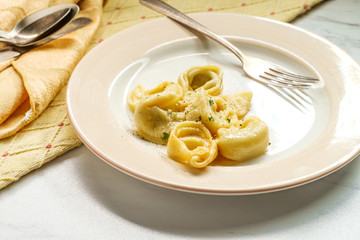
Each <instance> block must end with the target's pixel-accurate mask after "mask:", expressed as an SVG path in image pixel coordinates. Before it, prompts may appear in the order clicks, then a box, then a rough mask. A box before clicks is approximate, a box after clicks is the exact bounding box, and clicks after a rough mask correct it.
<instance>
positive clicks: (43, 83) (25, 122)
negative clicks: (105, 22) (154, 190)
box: [0, 0, 103, 189]
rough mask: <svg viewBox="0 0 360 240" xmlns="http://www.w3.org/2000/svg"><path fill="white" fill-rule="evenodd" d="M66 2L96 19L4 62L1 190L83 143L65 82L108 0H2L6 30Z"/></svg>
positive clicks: (1, 74) (0, 103)
mask: <svg viewBox="0 0 360 240" xmlns="http://www.w3.org/2000/svg"><path fill="white" fill-rule="evenodd" d="M61 3H77V4H78V5H79V7H80V12H79V13H78V15H77V17H89V18H91V19H92V23H91V24H89V25H88V26H85V27H83V28H81V29H79V30H77V31H74V32H72V33H70V34H67V35H65V36H63V37H61V38H59V39H57V40H54V41H52V42H49V43H47V44H45V45H43V46H40V47H37V48H35V49H33V50H30V51H29V52H27V53H26V54H24V55H22V56H20V57H19V58H17V59H16V60H9V61H7V62H4V63H2V64H1V65H0V70H1V72H0V139H1V140H0V189H1V188H2V187H4V186H6V185H8V184H9V183H11V182H13V181H16V180H17V179H19V178H20V177H21V176H23V175H25V174H26V173H28V172H30V171H32V170H33V169H36V168H38V167H40V166H41V165H43V164H44V163H45V162H48V161H50V160H52V159H53V158H55V157H56V156H58V155H60V154H61V153H63V152H66V151H68V150H70V149H72V148H73V147H75V146H78V145H80V144H81V141H80V140H79V139H78V138H77V136H76V134H75V133H74V132H73V129H72V128H71V126H70V123H69V121H68V119H67V114H66V105H65V99H66V97H65V92H66V91H65V86H66V83H67V81H68V80H69V77H70V75H71V73H72V71H73V70H74V68H75V66H76V64H77V63H78V62H79V61H80V59H81V58H82V57H83V56H84V54H85V53H86V51H87V49H88V46H89V44H90V41H91V39H92V37H93V36H94V34H95V31H96V29H97V27H98V25H99V23H100V17H101V14H102V6H103V5H102V3H103V2H102V0H43V1H33V0H12V1H8V0H2V1H0V19H1V21H0V29H1V30H4V31H9V30H11V29H12V28H13V26H14V25H15V24H16V23H17V22H18V21H19V20H20V19H21V18H23V17H24V16H26V15H28V14H30V13H32V12H34V11H36V10H39V9H42V8H46V7H49V6H52V5H55V4H61ZM3 20H4V21H3Z"/></svg>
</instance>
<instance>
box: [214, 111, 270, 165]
mask: <svg viewBox="0 0 360 240" xmlns="http://www.w3.org/2000/svg"><path fill="white" fill-rule="evenodd" d="M216 142H217V145H218V149H219V152H220V153H221V155H223V156H224V157H226V158H228V159H230V160H235V161H245V160H248V159H251V158H255V157H257V156H260V155H261V154H263V153H265V152H266V149H267V147H268V145H269V130H268V127H267V125H266V124H265V123H264V122H263V121H261V120H260V119H259V118H257V117H255V116H251V117H248V118H246V119H245V120H243V121H241V125H238V126H231V127H230V128H221V129H219V130H218V132H217V134H216Z"/></svg>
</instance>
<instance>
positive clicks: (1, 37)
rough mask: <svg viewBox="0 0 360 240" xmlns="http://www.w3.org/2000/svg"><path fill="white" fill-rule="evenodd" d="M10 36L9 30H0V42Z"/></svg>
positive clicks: (5, 40)
mask: <svg viewBox="0 0 360 240" xmlns="http://www.w3.org/2000/svg"><path fill="white" fill-rule="evenodd" d="M10 38H11V36H10V33H9V32H6V31H1V30H0V42H9V39H10Z"/></svg>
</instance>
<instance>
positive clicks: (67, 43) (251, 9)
mask: <svg viewBox="0 0 360 240" xmlns="http://www.w3.org/2000/svg"><path fill="white" fill-rule="evenodd" d="M321 1H322V0H262V1H250V0H237V1H229V0H226V1H225V0H224V1H207V0H198V1H186V0H168V1H166V2H168V3H169V4H170V5H172V6H174V7H176V8H178V9H179V10H180V11H182V12H185V13H193V12H207V11H210V12H211V11H214V12H216V11H219V12H231V13H242V14H248V15H256V16H261V17H267V18H272V19H276V20H280V21H287V22H288V21H291V20H292V19H294V18H295V17H296V16H298V15H300V14H302V13H304V12H306V11H307V10H309V9H310V8H311V7H312V6H314V5H315V4H317V3H319V2H321ZM68 2H74V3H78V4H79V6H80V8H81V11H80V13H79V16H87V17H90V18H92V20H93V22H92V24H91V25H89V26H86V27H84V28H82V29H80V30H77V31H75V32H73V33H71V34H68V35H66V36H64V37H62V38H60V39H57V40H55V41H53V42H50V43H48V44H46V45H44V46H42V47H39V48H36V49H33V50H31V51H29V52H28V53H26V54H24V55H23V56H21V57H19V58H18V59H16V60H13V61H8V62H5V63H1V64H0V189H1V188H3V187H5V186H7V185H8V184H10V183H12V182H14V181H16V180H18V179H19V178H20V177H22V176H23V175H25V174H26V173H28V172H30V171H32V170H34V169H36V168H39V167H40V166H42V165H43V164H44V163H46V162H49V161H50V160H52V159H54V158H56V157H57V156H59V155H61V154H63V153H65V152H67V151H69V150H70V149H72V148H74V147H76V146H79V145H80V144H81V142H80V140H79V139H78V137H77V136H76V134H75V132H74V131H73V129H72V128H71V126H70V123H69V119H68V116H67V113H66V105H65V102H66V101H65V99H66V83H67V81H68V79H69V77H70V75H71V72H72V70H73V69H74V68H75V66H76V64H77V63H78V62H79V60H80V59H81V58H82V57H83V55H84V54H85V53H86V51H88V50H89V49H90V48H92V47H94V46H95V45H96V44H101V42H102V40H103V39H105V38H107V37H109V36H111V35H113V34H114V33H116V32H118V31H121V30H122V29H125V28H127V27H130V26H132V25H135V24H137V23H141V22H143V21H147V20H149V19H152V18H155V17H159V16H162V15H161V14H159V13H156V12H154V11H152V10H150V9H148V8H146V7H143V6H141V5H140V4H139V3H138V1H135V0H131V1H125V0H123V1H121V0H108V1H107V3H106V5H105V7H104V8H103V9H102V6H103V5H102V4H103V3H104V2H103V1H102V0H42V1H33V0H11V1H10V0H0V29H1V30H11V29H12V27H13V26H14V25H15V24H16V22H17V21H19V20H20V19H21V18H23V17H24V16H26V15H28V14H30V13H31V12H33V11H35V10H38V9H41V8H45V7H48V6H51V5H54V4H59V3H68ZM101 14H102V19H101V21H100V16H101ZM98 26H99V27H98ZM96 29H97V31H96ZM94 34H95V35H94ZM0 47H1V46H0Z"/></svg>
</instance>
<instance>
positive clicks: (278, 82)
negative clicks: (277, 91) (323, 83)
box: [259, 75, 312, 89]
mask: <svg viewBox="0 0 360 240" xmlns="http://www.w3.org/2000/svg"><path fill="white" fill-rule="evenodd" d="M259 77H261V78H263V79H265V80H266V81H267V82H266V84H270V85H273V86H277V87H281V88H291V89H308V88H310V87H312V84H311V83H306V82H304V83H299V82H295V81H288V80H284V79H282V78H280V77H277V76H276V77H275V78H274V77H272V76H270V77H269V76H265V75H259Z"/></svg>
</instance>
